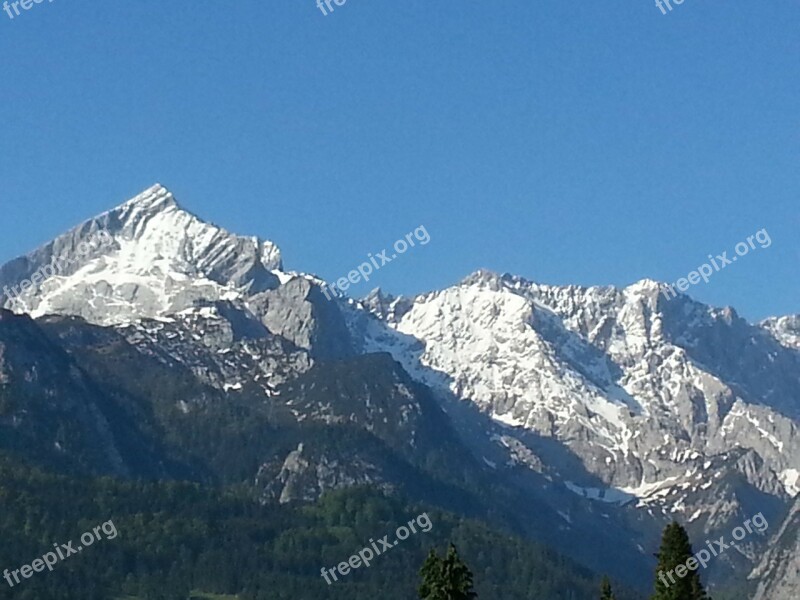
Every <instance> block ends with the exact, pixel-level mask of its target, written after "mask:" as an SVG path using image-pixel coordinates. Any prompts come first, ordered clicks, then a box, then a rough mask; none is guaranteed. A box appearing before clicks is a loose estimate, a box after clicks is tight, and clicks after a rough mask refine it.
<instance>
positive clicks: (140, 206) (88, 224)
mask: <svg viewBox="0 0 800 600" xmlns="http://www.w3.org/2000/svg"><path fill="white" fill-rule="evenodd" d="M281 268H282V265H281V255H280V251H279V249H278V247H277V246H276V245H275V244H273V243H272V242H270V241H267V240H261V239H259V238H257V237H254V236H250V237H244V236H238V235H235V234H232V233H230V232H228V231H226V230H224V229H222V228H221V227H218V226H216V225H213V224H210V223H206V222H204V221H202V220H201V219H199V218H198V217H196V216H195V215H193V214H191V213H190V212H188V211H186V210H184V209H183V208H181V207H180V206H179V205H178V203H177V202H176V200H175V198H174V197H173V194H172V193H171V192H170V191H169V190H167V189H166V188H165V187H164V186H162V185H160V184H156V185H154V186H153V187H151V188H148V189H147V190H145V191H144V192H142V193H141V194H138V195H137V196H135V197H134V198H132V199H130V200H128V201H127V202H124V203H122V204H120V205H119V206H117V207H116V208H114V209H112V210H110V211H107V212H105V213H103V214H101V215H98V216H97V217H94V218H92V219H89V220H88V221H85V222H84V223H82V224H81V225H78V226H77V227H75V228H73V229H72V230H70V231H68V232H67V233H65V234H63V235H61V236H59V237H57V238H55V239H54V240H53V241H51V242H49V243H48V244H45V245H44V246H42V247H40V248H38V249H36V250H34V251H33V252H31V253H30V254H28V255H26V256H23V257H20V258H17V259H15V260H12V261H11V262H9V263H7V264H6V265H4V266H2V267H0V290H3V292H2V294H1V295H0V306H5V307H6V308H10V309H12V310H15V311H16V312H28V313H30V314H31V315H33V316H40V315H43V314H47V313H55V314H72V315H79V316H82V317H84V318H86V319H87V320H89V321H92V322H96V323H100V324H110V323H118V322H124V321H127V320H131V319H139V318H146V317H159V316H164V315H168V314H172V313H174V312H176V311H179V310H182V309H184V308H187V307H190V306H192V305H193V304H194V303H196V302H197V301H198V300H200V299H203V300H211V301H214V300H217V299H220V298H223V297H226V298H227V297H233V296H236V295H241V294H254V293H258V292H260V291H263V290H266V289H272V288H274V287H277V286H278V285H279V284H280V281H279V279H278V277H277V275H276V272H278V271H280V269H281Z"/></svg>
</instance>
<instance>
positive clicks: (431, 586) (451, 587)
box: [419, 544, 478, 600]
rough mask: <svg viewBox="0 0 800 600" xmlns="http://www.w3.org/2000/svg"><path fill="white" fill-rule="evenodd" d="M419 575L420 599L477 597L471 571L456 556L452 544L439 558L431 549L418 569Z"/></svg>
mask: <svg viewBox="0 0 800 600" xmlns="http://www.w3.org/2000/svg"><path fill="white" fill-rule="evenodd" d="M420 576H421V577H422V584H421V585H420V586H419V597H420V598H421V599H422V600H472V599H473V598H477V597H478V596H477V594H475V591H474V590H473V587H472V585H473V584H472V572H471V571H470V570H469V567H467V565H466V564H464V561H462V560H461V557H459V556H458V550H456V547H455V546H454V545H453V544H450V547H449V548H448V549H447V555H446V556H445V557H444V558H439V556H438V555H437V554H436V552H435V551H434V550H431V551H430V553H429V554H428V558H426V559H425V563H424V564H423V565H422V569H420Z"/></svg>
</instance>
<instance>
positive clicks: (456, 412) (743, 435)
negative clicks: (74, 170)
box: [0, 185, 800, 600]
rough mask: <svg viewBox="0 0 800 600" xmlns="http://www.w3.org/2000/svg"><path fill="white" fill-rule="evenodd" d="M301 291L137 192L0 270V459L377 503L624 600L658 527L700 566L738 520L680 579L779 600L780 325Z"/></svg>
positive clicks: (794, 417) (522, 294)
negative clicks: (506, 547) (412, 506)
mask: <svg viewBox="0 0 800 600" xmlns="http://www.w3.org/2000/svg"><path fill="white" fill-rule="evenodd" d="M100 234H102V235H103V236H104V237H105V238H106V239H107V241H108V243H107V244H105V245H103V246H102V247H96V244H94V245H93V244H91V243H90V242H92V240H95V239H97V237H98V235H100ZM87 245H90V246H92V248H94V250H93V251H92V252H89V253H86V252H83V251H80V249H81V248H82V247H83V248H85V247H86V246H87ZM55 260H58V261H59V265H61V268H60V269H59V272H58V273H57V274H54V275H52V276H49V277H44V278H42V277H35V275H36V274H37V273H41V272H42V271H43V270H44V269H46V267H47V265H49V264H51V263H53V261H55ZM26 280H27V281H32V283H31V284H28V285H22V282H23V281H26ZM323 284H324V282H323V281H322V280H321V279H320V278H319V277H317V276H315V275H313V274H309V273H305V272H298V271H291V270H287V269H285V267H284V265H283V260H282V256H281V253H280V251H279V249H278V248H277V246H276V245H275V244H274V243H272V242H270V241H267V240H262V239H259V238H255V237H244V236H238V235H235V234H232V233H230V232H227V231H226V230H224V229H222V228H220V227H217V226H215V225H212V224H209V223H206V222H204V221H202V220H201V219H199V218H198V217H196V216H194V215H193V214H191V213H190V212H188V211H186V210H185V209H183V208H182V207H181V206H180V205H179V204H178V203H177V201H176V200H175V198H174V197H173V194H172V193H171V192H169V191H168V190H167V189H166V188H164V187H162V186H160V185H156V186H154V187H152V188H150V189H148V190H146V191H145V192H143V193H142V194H140V195H138V196H136V197H135V198H133V199H131V200H129V201H127V202H125V203H123V204H121V205H119V206H118V207H116V208H114V209H112V210H110V211H108V212H106V213H103V214H101V215H98V216H96V217H94V218H92V219H89V220H87V221H85V222H84V223H82V224H80V225H78V226H77V227H75V228H73V229H72V230H70V231H68V232H66V233H65V234H63V235H61V236H59V237H57V238H56V239H54V240H53V241H51V242H49V243H48V244H45V245H44V246H42V247H40V248H38V249H35V250H34V251H32V252H31V253H30V254H28V255H26V256H22V257H19V258H17V259H14V260H12V261H10V262H8V263H7V264H5V265H3V266H2V267H0V289H3V292H2V295H0V306H2V307H3V308H2V309H0V448H3V449H6V450H10V451H14V452H17V453H20V454H21V455H23V456H25V457H26V458H29V459H30V460H32V461H34V462H36V463H37V464H40V465H43V466H46V467H49V468H53V469H56V470H58V471H60V472H65V473H74V474H81V475H86V474H92V475H113V476H115V477H120V478H135V477H151V478H156V479H159V478H174V479H188V480H193V481H204V482H215V483H223V484H239V483H242V482H246V483H247V484H248V485H250V486H253V488H254V489H255V490H257V493H258V495H259V497H260V498H261V500H262V502H264V503H278V504H289V505H292V504H296V503H308V502H315V501H317V500H318V499H319V498H320V497H321V496H322V495H323V494H324V493H326V492H330V491H332V490H337V489H343V488H351V487H354V486H362V485H365V486H370V487H374V488H377V489H381V490H384V491H387V492H391V491H394V490H397V491H401V492H402V493H404V494H407V495H408V496H410V497H412V498H414V499H417V500H419V501H422V502H428V503H432V504H434V505H437V506H441V507H443V508H445V509H447V510H450V511H453V512H456V513H459V514H464V515H468V516H470V517H476V518H480V519H483V520H485V521H486V522H489V523H495V524H497V525H498V526H499V527H500V526H502V527H506V528H509V529H512V530H514V531H516V532H518V533H519V534H520V535H523V536H525V537H528V538H530V539H533V540H537V541H539V542H542V543H544V544H546V545H548V546H550V547H551V548H553V549H554V550H555V551H557V552H558V553H560V554H561V555H564V556H566V557H569V558H570V559H571V560H574V561H576V562H577V563H581V564H583V565H586V566H587V567H589V568H591V569H593V570H595V571H597V572H604V573H609V574H611V575H612V576H613V577H615V578H617V579H618V580H620V581H623V582H626V583H627V584H629V585H630V586H632V587H637V588H646V587H647V586H648V582H650V581H652V571H653V568H654V565H655V560H654V558H653V554H654V552H656V550H657V549H658V541H659V535H660V532H661V530H662V529H663V527H664V525H665V524H667V523H669V522H670V521H672V520H678V521H680V522H681V523H683V524H684V525H685V526H686V527H687V529H688V531H689V534H690V537H691V538H692V540H694V541H695V542H696V546H700V545H703V543H704V541H705V540H709V539H717V538H719V536H722V535H724V536H726V537H730V532H731V531H732V530H733V529H734V528H735V527H737V526H738V525H741V524H742V523H743V522H744V521H745V520H747V519H748V518H750V517H752V516H753V515H755V514H757V513H761V514H763V516H764V517H765V519H766V520H767V521H768V523H769V527H768V529H767V530H766V531H765V532H763V533H761V534H759V533H754V534H752V535H750V536H748V537H747V538H746V539H744V540H742V541H741V542H739V543H737V544H736V545H735V546H733V547H732V548H731V549H730V550H728V551H727V552H726V553H724V554H722V555H720V556H719V557H716V558H715V560H714V561H713V562H712V563H711V564H710V565H709V568H708V569H707V570H706V571H705V572H703V573H702V577H703V578H704V580H707V581H709V582H710V584H711V589H712V591H713V590H718V591H719V593H720V594H730V595H729V596H728V597H731V598H736V597H738V598H751V597H753V598H757V599H758V600H789V599H794V598H797V597H799V596H800V542H799V541H798V537H799V536H800V530H799V529H798V527H800V525H799V522H800V512H798V506H799V505H798V502H800V494H799V493H800V435H798V424H800V316H797V315H793V316H783V317H776V318H770V319H767V320H765V321H763V322H760V323H750V322H748V321H747V320H745V319H743V318H742V317H740V316H739V315H738V314H737V313H736V311H735V310H734V309H732V308H715V307H710V306H707V305H704V304H701V303H699V302H697V301H695V300H693V299H692V298H690V297H689V296H685V295H678V296H677V297H674V298H671V297H670V296H671V294H669V295H668V294H666V293H664V291H665V289H666V285H665V284H663V283H659V282H656V281H652V280H647V279H645V280H642V281H639V282H636V283H634V284H632V285H630V286H628V287H626V288H624V289H618V288H614V287H579V286H552V285H544V284H538V283H535V282H532V281H527V280H525V279H523V278H521V277H517V276H514V275H510V274H497V273H493V272H489V271H485V270H478V271H476V272H475V273H473V274H471V275H469V276H467V277H466V278H464V279H463V280H461V281H460V282H458V283H456V284H455V285H453V286H452V287H449V288H446V289H443V290H439V291H433V292H430V293H425V294H421V295H418V296H415V297H398V296H393V295H391V294H387V293H385V292H383V291H381V290H374V291H373V292H371V293H370V294H369V295H368V296H367V297H365V298H362V299H351V298H343V299H338V298H334V299H332V300H329V299H328V298H327V297H326V295H325V294H323V291H322V285H323ZM11 289H14V290H15V291H14V293H9V290H11ZM143 375H146V376H143ZM731 590H733V591H731ZM737 594H739V595H737Z"/></svg>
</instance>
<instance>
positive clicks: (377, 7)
mask: <svg viewBox="0 0 800 600" xmlns="http://www.w3.org/2000/svg"><path fill="white" fill-rule="evenodd" d="M799 32H800V3H798V1H797V0H774V1H769V2H767V1H763V0H685V2H684V3H683V4H682V5H681V6H676V7H675V10H674V11H673V12H672V13H670V14H668V15H666V16H665V15H662V14H661V12H660V11H659V10H658V9H657V8H656V7H655V6H654V4H653V2H651V1H650V0H635V1H634V0H605V1H594V2H592V1H589V0H540V1H535V2H534V1H531V0H527V1H522V0H503V1H502V2H499V1H490V0H486V1H484V2H465V1H464V0H458V1H456V0H436V1H433V0H398V1H393V2H387V1H385V0H347V2H346V4H345V5H344V6H341V7H335V12H333V13H332V14H329V15H328V16H323V15H322V13H321V12H320V11H319V10H318V9H317V8H316V6H315V1H314V0H291V1H281V2H278V1H275V0H237V1H236V2H208V1H193V2H189V1H187V0H171V1H169V2H164V1H158V2H157V1H155V0H136V1H135V2H108V1H100V0H92V1H81V2H77V1H74V0H55V1H54V2H52V3H48V2H46V1H45V2H44V3H42V4H36V5H34V6H33V8H32V9H31V10H29V11H27V12H23V13H22V15H21V16H19V17H16V18H15V19H14V20H11V19H9V18H8V17H7V16H6V14H5V13H4V12H0V56H2V61H0V106H2V113H0V114H1V116H0V151H1V152H0V157H1V158H0V206H1V207H2V225H3V227H2V234H3V235H2V236H0V261H3V262H4V261H5V260H8V259H10V258H12V257H14V256H17V255H19V254H21V253H24V252H26V251H28V250H30V249H32V248H34V247H35V246H37V245H38V244H40V243H42V242H44V241H46V240H48V239H50V238H51V237H53V236H54V235H56V234H58V233H60V232H62V231H63V230H65V229H66V228H68V227H70V226H72V225H74V224H76V223H78V222H80V221H82V220H83V219H85V218H88V217H90V216H92V215H94V214H96V213H99V212H101V211H103V210H106V209H108V208H111V207H112V206H113V205H116V204H117V203H119V202H121V201H123V200H125V199H127V198H128V197H130V196H133V195H134V194H136V193H137V192H139V191H141V190H142V189H144V188H146V187H148V186H150V185H151V184H153V183H155V182H160V183H162V184H164V185H166V186H167V187H169V188H170V189H171V190H172V191H173V192H174V193H175V195H176V197H177V198H178V199H179V201H180V202H181V203H182V204H183V205H184V206H185V207H186V208H188V209H190V210H192V211H193V212H195V213H197V214H198V215H200V216H202V217H204V218H206V219H207V220H210V221H213V222H215V223H217V224H219V225H222V226H224V227H226V228H228V229H231V230H233V231H236V232H238V233H243V234H257V235H260V236H262V237H265V238H268V239H272V240H274V241H275V242H277V243H278V244H279V245H280V247H281V249H282V251H283V254H284V260H285V264H286V266H287V268H290V269H297V270H303V271H310V272H315V273H317V274H319V275H321V276H322V277H325V278H326V279H329V280H331V279H336V278H338V277H340V276H342V275H345V274H346V273H347V271H349V270H350V269H352V268H353V267H355V266H356V265H357V264H358V263H360V262H362V261H363V260H364V259H365V257H366V255H367V253H368V252H373V253H375V252H376V251H380V250H381V249H382V248H384V247H388V246H389V245H390V244H391V243H392V242H393V241H394V240H395V239H397V238H398V237H401V236H403V235H404V234H405V233H406V232H408V231H411V230H412V229H413V228H415V227H417V226H418V225H420V224H423V225H425V227H426V228H427V230H428V231H429V233H430V235H431V238H432V239H431V242H430V243H429V244H428V245H427V246H425V247H424V248H417V249H414V250H412V251H409V252H408V253H407V254H406V255H404V256H403V257H402V258H400V259H398V260H397V261H395V262H392V263H391V264H388V265H386V266H385V267H384V268H383V269H382V270H381V271H379V272H378V273H377V274H376V276H375V277H374V278H373V280H372V281H371V282H370V283H369V284H359V285H358V286H356V287H355V288H351V292H353V293H354V295H362V294H365V293H366V292H367V291H369V289H371V288H372V287H373V286H378V285H379V286H381V287H383V288H385V289H387V290H389V291H392V292H397V293H416V292H421V291H426V290H429V289H435V288H440V287H444V286H447V285H450V284H453V283H455V282H456V281H458V280H459V279H461V278H462V277H464V276H466V275H467V274H469V273H470V272H472V271H474V270H476V269H477V268H480V267H484V268H489V269H492V270H496V271H500V272H505V271H508V272H511V273H514V274H518V275H521V276H524V277H527V278H530V279H533V280H536V281H540V282H543V283H554V284H567V283H574V284H582V285H593V284H614V285H627V284H629V283H632V282H634V281H636V280H638V279H641V278H644V277H650V278H653V279H658V280H664V281H670V282H673V281H675V280H676V279H678V278H679V277H683V276H686V274H687V273H688V272H689V271H691V270H692V269H694V268H695V267H696V266H698V265H699V264H700V263H702V262H703V261H704V260H705V259H706V256H707V255H708V254H710V253H711V254H717V253H721V252H722V251H724V250H728V251H729V255H730V253H731V252H732V249H733V246H734V245H735V244H736V243H737V242H739V241H741V240H742V239H744V238H746V236H748V235H751V234H753V233H755V232H756V231H757V230H759V229H761V228H767V230H768V231H769V233H770V236H771V238H772V241H773V243H772V246H771V247H770V248H768V249H765V250H761V249H759V250H757V251H753V252H751V253H750V255H748V256H747V257H746V258H743V259H740V260H739V262H737V263H736V264H735V265H732V266H730V267H728V268H727V269H725V270H724V271H721V272H720V273H717V274H716V275H714V276H713V277H712V279H711V282H710V283H708V284H706V285H703V284H701V285H697V286H694V287H693V288H692V289H691V292H690V293H691V294H692V295H693V296H694V297H696V298H698V299H700V300H702V301H705V302H709V303H712V304H715V305H719V306H723V305H732V306H734V307H736V308H737V309H738V310H739V312H740V313H741V314H743V315H744V316H746V317H748V318H750V319H759V318H761V317H764V316H767V315H772V314H788V313H798V312H800V293H798V292H800V286H799V285H798V281H799V278H798V272H799V270H798V266H800V119H799V118H798V117H799V116H800V35H799Z"/></svg>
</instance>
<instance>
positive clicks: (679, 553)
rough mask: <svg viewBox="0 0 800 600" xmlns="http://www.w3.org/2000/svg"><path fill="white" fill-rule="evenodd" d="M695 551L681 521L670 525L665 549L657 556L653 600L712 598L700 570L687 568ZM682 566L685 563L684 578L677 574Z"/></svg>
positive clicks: (662, 546)
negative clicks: (704, 586)
mask: <svg viewBox="0 0 800 600" xmlns="http://www.w3.org/2000/svg"><path fill="white" fill-rule="evenodd" d="M693 554H694V553H693V552H692V545H691V543H690V542H689V536H688V534H687V533H686V530H685V529H684V528H683V527H682V526H681V525H680V524H679V523H675V522H673V523H670V524H669V525H667V526H666V527H665V528H664V533H663V535H662V537H661V548H660V550H659V552H658V554H657V555H656V556H657V557H658V566H657V567H656V581H655V594H653V596H652V600H710V598H709V597H708V596H707V595H706V592H705V590H704V589H703V585H702V584H701V583H700V575H699V574H698V572H697V569H695V570H692V571H690V570H688V569H685V567H686V561H687V559H689V558H690V557H692V556H693ZM679 565H683V567H682V568H681V570H682V571H683V570H684V569H685V570H686V573H685V574H684V576H683V577H679V576H678V574H677V573H676V568H677V567H678V566H679Z"/></svg>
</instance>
